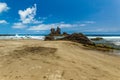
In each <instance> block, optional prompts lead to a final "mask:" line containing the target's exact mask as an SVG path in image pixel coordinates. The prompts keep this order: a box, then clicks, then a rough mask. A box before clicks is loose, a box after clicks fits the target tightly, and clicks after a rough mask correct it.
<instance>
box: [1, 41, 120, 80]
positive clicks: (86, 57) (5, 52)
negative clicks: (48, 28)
mask: <svg viewBox="0 0 120 80" xmlns="http://www.w3.org/2000/svg"><path fill="white" fill-rule="evenodd" d="M0 80H120V57H119V56H113V55H108V54H103V53H102V52H99V51H93V50H87V49H84V48H83V46H82V45H81V44H78V43H74V42H68V41H39V40H0Z"/></svg>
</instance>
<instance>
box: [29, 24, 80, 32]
mask: <svg viewBox="0 0 120 80" xmlns="http://www.w3.org/2000/svg"><path fill="white" fill-rule="evenodd" d="M57 26H59V27H60V28H70V27H77V26H82V25H80V24H79V25H78V24H65V23H53V24H40V25H37V26H31V27H30V28H29V29H28V30H34V31H40V30H49V29H51V28H56V27H57Z"/></svg>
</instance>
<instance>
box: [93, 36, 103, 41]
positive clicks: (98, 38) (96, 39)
mask: <svg viewBox="0 0 120 80" xmlns="http://www.w3.org/2000/svg"><path fill="white" fill-rule="evenodd" d="M91 40H93V41H100V40H103V38H100V37H97V38H92V39H91Z"/></svg>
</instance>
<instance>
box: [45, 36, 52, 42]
mask: <svg viewBox="0 0 120 80" xmlns="http://www.w3.org/2000/svg"><path fill="white" fill-rule="evenodd" d="M49 40H54V37H53V36H46V37H45V41H49Z"/></svg>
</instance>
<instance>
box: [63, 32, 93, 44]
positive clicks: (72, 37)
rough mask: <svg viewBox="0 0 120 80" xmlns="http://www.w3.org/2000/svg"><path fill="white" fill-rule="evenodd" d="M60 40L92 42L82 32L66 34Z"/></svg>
mask: <svg viewBox="0 0 120 80" xmlns="http://www.w3.org/2000/svg"><path fill="white" fill-rule="evenodd" d="M61 40H69V41H73V42H78V43H82V44H93V42H91V41H90V40H89V39H88V38H87V37H86V36H85V35H84V34H82V33H73V34H71V35H68V36H66V37H64V38H62V39H61Z"/></svg>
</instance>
